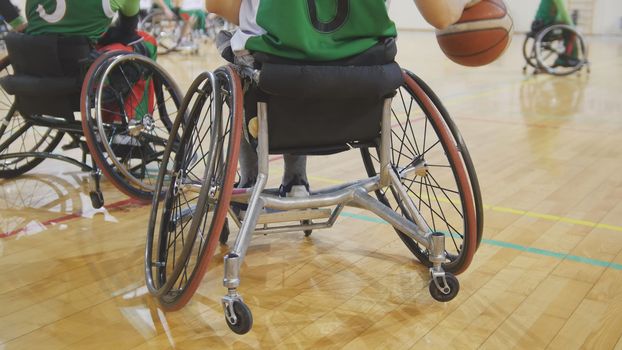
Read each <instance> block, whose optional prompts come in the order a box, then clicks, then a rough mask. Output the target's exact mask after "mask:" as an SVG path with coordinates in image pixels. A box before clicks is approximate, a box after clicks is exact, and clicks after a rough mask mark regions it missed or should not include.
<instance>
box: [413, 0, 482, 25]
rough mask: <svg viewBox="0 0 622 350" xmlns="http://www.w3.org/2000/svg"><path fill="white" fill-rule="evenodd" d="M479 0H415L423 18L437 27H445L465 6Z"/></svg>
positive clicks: (455, 18)
mask: <svg viewBox="0 0 622 350" xmlns="http://www.w3.org/2000/svg"><path fill="white" fill-rule="evenodd" d="M479 1H480V0H415V4H416V5H417V8H418V9H419V12H421V15H422V16H423V18H425V20H426V21H427V22H428V23H430V24H431V25H433V26H434V27H436V28H437V29H443V28H446V27H447V26H449V25H452V24H454V23H456V22H457V21H458V19H460V16H462V11H464V9H465V8H466V7H469V6H472V5H475V4H476V3H478V2H479Z"/></svg>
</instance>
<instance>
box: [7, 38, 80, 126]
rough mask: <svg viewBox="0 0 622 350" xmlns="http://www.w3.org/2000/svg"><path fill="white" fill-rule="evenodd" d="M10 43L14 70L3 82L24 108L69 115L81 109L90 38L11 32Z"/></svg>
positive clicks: (63, 115)
mask: <svg viewBox="0 0 622 350" xmlns="http://www.w3.org/2000/svg"><path fill="white" fill-rule="evenodd" d="M6 46H7V51H8V54H9V60H10V62H11V66H12V67H13V71H14V74H13V75H11V76H7V77H3V78H1V79H0V84H1V85H2V87H3V88H4V89H5V90H6V91H7V92H8V93H9V94H12V95H15V96H16V103H17V108H18V110H19V111H20V112H22V113H26V114H46V115H53V116H60V117H66V116H69V115H70V114H72V113H73V112H74V111H76V110H78V109H79V95H80V88H81V85H82V73H81V72H82V71H83V67H82V65H83V62H84V61H85V60H86V59H87V58H88V57H89V54H90V52H91V49H92V46H91V44H90V42H89V41H88V39H86V38H81V37H72V38H63V37H59V36H57V35H26V34H20V33H9V34H8V35H7V37H6Z"/></svg>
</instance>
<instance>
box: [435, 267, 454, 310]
mask: <svg viewBox="0 0 622 350" xmlns="http://www.w3.org/2000/svg"><path fill="white" fill-rule="evenodd" d="M435 278H436V281H435V280H434V279H433V280H431V281H430V295H432V298H434V299H435V300H436V301H440V302H443V303H446V302H448V301H450V300H452V299H453V298H455V297H456V295H458V291H459V290H460V283H459V282H458V279H457V278H456V276H454V275H452V274H451V273H449V272H445V281H447V285H445V282H444V281H443V278H441V277H435ZM437 282H438V283H437ZM439 286H440V287H441V288H439Z"/></svg>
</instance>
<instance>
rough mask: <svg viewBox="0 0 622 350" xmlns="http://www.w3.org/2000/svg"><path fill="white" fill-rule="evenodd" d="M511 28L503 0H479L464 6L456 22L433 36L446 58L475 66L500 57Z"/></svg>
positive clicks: (511, 31)
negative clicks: (471, 4)
mask: <svg viewBox="0 0 622 350" xmlns="http://www.w3.org/2000/svg"><path fill="white" fill-rule="evenodd" d="M513 28H514V24H513V21H512V17H510V14H509V13H508V10H507V6H506V5H505V3H504V2H503V0H482V1H481V2H479V3H477V4H475V5H474V6H471V7H469V8H467V9H465V10H464V12H463V13H462V17H460V19H459V20H458V22H456V23H455V24H452V25H451V26H449V27H447V28H445V29H442V30H437V31H436V39H437V40H438V44H439V46H440V47H441V49H442V50H443V52H444V53H445V55H446V56H447V57H449V59H451V60H452V61H454V62H456V63H458V64H461V65H463V66H469V67H478V66H483V65H486V64H489V63H491V62H493V61H494V60H496V59H497V58H499V56H501V54H502V53H503V52H504V51H505V50H506V49H507V47H508V46H509V44H510V41H511V39H512V33H513Z"/></svg>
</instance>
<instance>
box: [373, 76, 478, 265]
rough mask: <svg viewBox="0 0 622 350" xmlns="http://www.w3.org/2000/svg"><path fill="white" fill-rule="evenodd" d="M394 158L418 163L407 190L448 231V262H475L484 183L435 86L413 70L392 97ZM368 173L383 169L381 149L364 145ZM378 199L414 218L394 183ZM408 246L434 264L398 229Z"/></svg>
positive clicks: (433, 223) (437, 228)
mask: <svg viewBox="0 0 622 350" xmlns="http://www.w3.org/2000/svg"><path fill="white" fill-rule="evenodd" d="M391 111H392V114H393V123H394V125H393V128H392V132H391V159H390V164H391V166H392V167H393V169H394V170H399V169H404V168H406V167H415V168H417V169H418V170H416V171H415V172H414V173H413V175H412V176H410V177H408V178H404V179H402V183H403V186H404V187H405V189H406V190H407V193H408V195H409V196H410V197H411V199H412V201H413V202H414V204H415V205H416V207H417V208H418V210H419V212H420V213H421V215H422V216H423V218H424V220H425V222H426V224H427V225H428V226H429V227H430V229H431V230H432V231H434V232H442V233H444V234H445V235H446V253H447V261H446V262H445V263H443V268H444V269H445V270H446V271H448V272H452V273H454V274H458V273H461V272H463V271H464V270H465V269H466V268H467V267H468V266H469V264H470V262H471V260H472V258H473V255H474V253H475V251H476V249H477V247H478V245H479V243H480V241H481V238H482V230H483V208H482V199H481V195H480V190H479V183H478V180H477V176H476V174H475V169H474V168H473V164H472V161H471V158H470V156H469V153H468V150H467V148H466V145H465V144H464V141H463V139H462V137H461V135H460V133H459V132H458V130H457V128H456V126H455V124H454V123H453V122H452V120H451V118H450V117H449V114H448V113H447V111H446V110H445V109H444V108H443V106H442V104H441V103H440V101H439V99H438V98H437V97H436V96H435V95H434V93H433V92H432V91H431V89H430V88H429V87H428V86H427V85H425V83H423V81H421V79H419V78H418V77H416V76H415V75H414V74H412V73H410V72H406V73H405V84H404V85H403V86H402V87H401V88H400V89H399V90H398V93H397V95H396V96H395V97H394V98H393V104H392V108H391ZM362 156H363V163H364V165H365V169H366V170H367V173H368V175H370V176H374V175H376V173H377V170H378V164H379V161H378V157H377V152H376V151H372V150H370V149H363V150H362ZM376 195H377V197H378V199H379V200H380V201H381V202H383V203H384V204H386V205H387V206H390V207H391V208H393V209H394V210H395V211H397V212H399V213H401V214H402V215H404V216H406V217H407V218H409V219H410V217H409V214H407V211H406V208H405V207H404V204H403V199H402V198H400V196H399V194H398V192H397V191H396V190H395V189H393V188H392V187H391V188H389V189H385V190H380V191H377V192H376ZM397 233H398V235H399V237H400V238H401V239H402V241H403V242H404V243H405V244H406V246H407V247H408V249H409V250H410V251H411V252H412V253H413V254H414V255H415V256H416V257H417V258H418V259H419V260H420V261H421V262H422V263H423V264H425V265H427V266H431V263H430V260H429V252H428V250H427V249H426V248H425V247H423V246H421V245H419V244H418V243H417V242H416V241H414V240H413V239H411V238H410V237H408V236H407V235H405V234H404V233H402V232H400V231H397Z"/></svg>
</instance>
